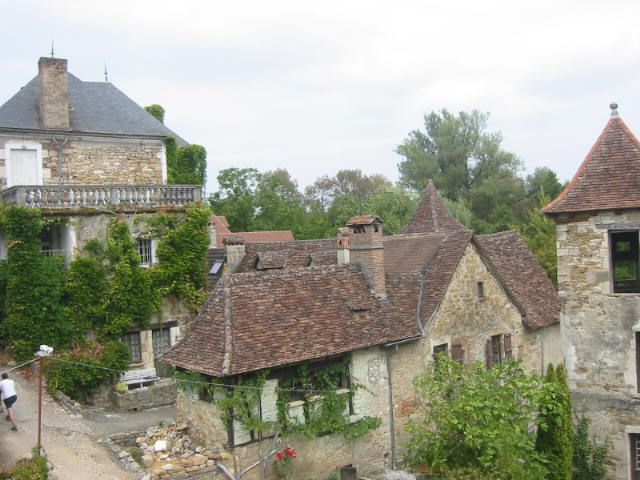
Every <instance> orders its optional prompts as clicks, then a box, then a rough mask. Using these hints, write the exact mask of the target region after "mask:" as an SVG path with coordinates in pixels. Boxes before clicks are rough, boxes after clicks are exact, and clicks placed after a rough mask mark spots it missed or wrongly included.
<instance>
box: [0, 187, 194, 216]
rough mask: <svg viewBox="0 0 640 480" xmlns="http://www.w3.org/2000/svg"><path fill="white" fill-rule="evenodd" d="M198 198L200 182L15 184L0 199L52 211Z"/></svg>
mask: <svg viewBox="0 0 640 480" xmlns="http://www.w3.org/2000/svg"><path fill="white" fill-rule="evenodd" d="M200 200H202V187H201V186H200V185H17V186H14V187H9V188H7V189H5V190H2V191H1V192H0V202H2V203H9V204H14V205H20V206H25V207H31V208H41V209H45V210H53V211H70V213H71V212H77V211H87V210H92V209H95V210H113V211H129V210H155V209H159V208H163V209H164V208H168V209H183V208H184V207H186V206H187V205H189V204H191V203H194V202H199V201H200Z"/></svg>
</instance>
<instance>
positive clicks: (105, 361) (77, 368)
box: [46, 341, 130, 401]
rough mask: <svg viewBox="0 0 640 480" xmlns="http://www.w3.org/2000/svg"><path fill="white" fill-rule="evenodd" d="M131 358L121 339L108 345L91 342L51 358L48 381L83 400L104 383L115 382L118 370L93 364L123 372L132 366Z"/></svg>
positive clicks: (71, 395)
mask: <svg viewBox="0 0 640 480" xmlns="http://www.w3.org/2000/svg"><path fill="white" fill-rule="evenodd" d="M129 358H130V357H129V351H128V350H127V347H126V346H125V345H124V344H123V343H122V342H120V341H115V342H111V343H108V344H106V345H100V344H98V343H92V344H89V345H87V346H84V347H78V348H75V349H73V350H70V351H68V352H65V353H63V354H61V355H60V356H59V357H54V358H52V359H50V360H49V361H48V362H47V367H46V375H47V380H48V383H49V386H50V387H51V388H53V389H56V390H60V391H62V392H63V393H64V394H66V395H68V396H69V397H71V398H73V399H75V400H83V401H84V400H86V399H87V397H88V396H89V395H91V394H92V393H94V392H96V391H97V390H98V388H100V386H101V385H103V384H106V383H110V382H113V381H114V380H115V378H116V377H117V373H116V372H113V371H110V370H104V369H103V368H91V367H92V366H93V367H104V368H108V369H111V370H116V371H117V372H124V371H125V370H126V369H127V367H128V366H129ZM69 362H77V363H81V364H83V365H78V364H75V363H69Z"/></svg>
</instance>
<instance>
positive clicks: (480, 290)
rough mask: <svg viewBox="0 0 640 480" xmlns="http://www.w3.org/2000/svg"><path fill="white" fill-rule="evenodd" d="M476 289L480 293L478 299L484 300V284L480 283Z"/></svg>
mask: <svg viewBox="0 0 640 480" xmlns="http://www.w3.org/2000/svg"><path fill="white" fill-rule="evenodd" d="M476 287H477V292H478V298H484V282H478V283H477V284H476Z"/></svg>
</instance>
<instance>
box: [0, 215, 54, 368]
mask: <svg viewBox="0 0 640 480" xmlns="http://www.w3.org/2000/svg"><path fill="white" fill-rule="evenodd" d="M3 218H4V221H3V224H4V228H5V232H6V235H7V243H8V255H7V267H6V269H7V270H6V272H7V282H6V296H5V306H4V308H5V312H6V317H5V319H4V322H3V324H2V336H3V339H4V341H5V343H6V344H7V345H8V347H9V349H10V351H11V352H12V353H13V354H14V355H15V357H16V359H17V360H19V361H21V360H25V359H27V358H31V357H32V356H33V353H34V352H35V351H36V350H37V348H38V345H40V344H43V343H44V344H47V345H53V346H54V347H56V348H59V347H60V346H62V345H64V344H65V343H66V340H67V338H66V336H65V329H64V328H63V327H64V325H63V324H64V322H63V321H62V320H63V309H62V304H61V300H62V294H63V285H64V281H65V271H64V260H63V259H62V258H60V257H45V256H44V255H42V253H41V243H40V235H41V233H42V229H43V221H42V216H41V213H40V211H39V210H36V209H29V208H22V207H13V206H11V207H7V208H6V209H5V210H4V211H3Z"/></svg>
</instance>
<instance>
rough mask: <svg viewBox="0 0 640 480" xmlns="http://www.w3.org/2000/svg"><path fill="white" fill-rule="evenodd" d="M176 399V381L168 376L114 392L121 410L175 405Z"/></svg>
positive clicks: (114, 400)
mask: <svg viewBox="0 0 640 480" xmlns="http://www.w3.org/2000/svg"><path fill="white" fill-rule="evenodd" d="M175 401H176V383H175V382H174V381H173V380H171V379H168V378H165V379H162V380H159V381H158V382H157V383H155V384H154V385H148V386H146V387H140V388H134V389H132V390H129V391H127V392H122V393H121V392H117V391H116V392H114V393H113V402H114V404H115V406H116V407H117V408H119V409H120V410H138V409H146V408H154V407H161V406H163V405H173V404H174V403H175Z"/></svg>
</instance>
